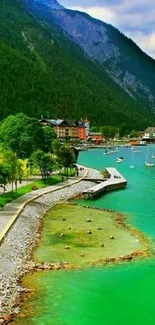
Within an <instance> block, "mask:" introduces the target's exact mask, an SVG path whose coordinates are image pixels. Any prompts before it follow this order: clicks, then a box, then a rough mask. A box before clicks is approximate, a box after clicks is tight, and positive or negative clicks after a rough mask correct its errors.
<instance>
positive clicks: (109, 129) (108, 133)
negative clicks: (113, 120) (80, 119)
mask: <svg viewBox="0 0 155 325" xmlns="http://www.w3.org/2000/svg"><path fill="white" fill-rule="evenodd" d="M117 131H118V130H117V128H116V127H115V126H111V125H105V126H103V127H102V128H101V133H102V135H103V137H104V138H105V139H106V140H108V139H113V138H114V137H115V135H116V133H117Z"/></svg>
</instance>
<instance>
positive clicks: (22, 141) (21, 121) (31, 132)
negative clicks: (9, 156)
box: [0, 113, 44, 158]
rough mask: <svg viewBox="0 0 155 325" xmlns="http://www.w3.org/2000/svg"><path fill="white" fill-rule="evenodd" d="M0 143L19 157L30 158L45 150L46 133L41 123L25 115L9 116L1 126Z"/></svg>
mask: <svg viewBox="0 0 155 325" xmlns="http://www.w3.org/2000/svg"><path fill="white" fill-rule="evenodd" d="M0 141H1V143H2V146H3V147H4V148H7V149H10V150H12V151H13V152H15V153H16V154H17V156H18V157H20V158H22V157H23V156H25V157H29V156H30V155H31V154H32V152H33V151H35V150H37V149H42V148H44V131H43V128H42V126H41V125H40V123H39V121H38V120H37V119H35V118H30V117H28V116H27V115H25V114H23V113H19V114H17V115H10V116H8V117H7V118H6V119H5V120H4V121H3V122H2V123H1V125H0Z"/></svg>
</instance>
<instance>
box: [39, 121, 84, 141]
mask: <svg viewBox="0 0 155 325" xmlns="http://www.w3.org/2000/svg"><path fill="white" fill-rule="evenodd" d="M40 122H41V124H42V125H43V126H47V125H48V126H51V127H53V128H54V131H55V132H56V134H57V137H58V138H60V139H63V138H65V139H66V138H67V139H80V140H86V139H87V135H86V126H85V123H84V122H83V121H78V120H70V119H65V120H61V119H56V120H54V119H45V118H42V119H41V121H40Z"/></svg>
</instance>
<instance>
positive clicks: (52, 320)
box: [16, 148, 155, 325]
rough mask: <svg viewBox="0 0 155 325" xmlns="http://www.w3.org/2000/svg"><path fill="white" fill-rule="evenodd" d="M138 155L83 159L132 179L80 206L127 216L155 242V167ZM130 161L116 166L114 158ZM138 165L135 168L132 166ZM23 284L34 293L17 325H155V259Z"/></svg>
mask: <svg viewBox="0 0 155 325" xmlns="http://www.w3.org/2000/svg"><path fill="white" fill-rule="evenodd" d="M140 151H141V152H140V153H135V154H134V160H133V161H132V162H131V149H125V148H123V149H121V152H120V153H119V154H117V155H111V156H104V155H103V150H90V151H88V152H82V153H81V154H80V158H79V162H80V163H81V164H85V165H89V166H91V167H95V168H98V169H100V170H102V169H104V167H105V166H109V167H111V166H116V167H117V169H118V170H119V171H120V172H121V173H122V174H123V175H124V177H126V179H127V180H128V187H127V189H126V190H120V191H116V192H111V193H108V194H107V195H105V196H102V197H100V198H99V199H97V200H94V201H87V202H84V201H80V203H81V204H87V205H93V206H97V207H102V208H111V209H114V210H118V211H123V212H126V213H128V215H129V217H128V218H129V221H130V222H131V223H132V224H133V225H134V226H136V227H137V228H139V229H141V230H142V231H143V232H145V233H146V234H147V235H148V236H150V237H151V238H152V239H153V241H154V240H155V200H154V197H155V168H147V167H145V166H144V160H145V155H146V148H141V149H140ZM118 155H123V156H125V157H126V158H127V159H126V161H125V162H123V163H122V164H116V157H117V156H118ZM131 163H132V164H134V165H135V169H130V168H129V166H130V165H131ZM25 283H26V284H27V285H28V286H30V287H34V288H35V294H34V295H33V296H32V298H31V299H29V300H27V301H25V303H24V305H23V309H22V314H21V315H20V316H19V317H18V319H17V321H16V324H18V325H19V324H20V325H22V324H23V325H25V324H30V325H31V324H32V325H36V324H37V325H44V324H45V325H48V324H50V325H72V324H74V325H95V324H96V325H113V324H114V325H129V324H130V325H131V324H132V325H154V324H155V260H154V258H152V259H150V260H146V261H138V262H134V263H129V264H127V263H126V264H122V265H119V266H109V267H103V268H89V269H85V270H80V271H77V270H72V271H60V272H58V271H56V272H43V273H36V274H34V275H30V276H28V277H27V278H26V279H25Z"/></svg>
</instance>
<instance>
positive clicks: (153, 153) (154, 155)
mask: <svg viewBox="0 0 155 325" xmlns="http://www.w3.org/2000/svg"><path fill="white" fill-rule="evenodd" d="M152 158H153V159H155V145H153V152H152Z"/></svg>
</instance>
